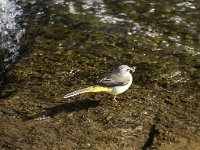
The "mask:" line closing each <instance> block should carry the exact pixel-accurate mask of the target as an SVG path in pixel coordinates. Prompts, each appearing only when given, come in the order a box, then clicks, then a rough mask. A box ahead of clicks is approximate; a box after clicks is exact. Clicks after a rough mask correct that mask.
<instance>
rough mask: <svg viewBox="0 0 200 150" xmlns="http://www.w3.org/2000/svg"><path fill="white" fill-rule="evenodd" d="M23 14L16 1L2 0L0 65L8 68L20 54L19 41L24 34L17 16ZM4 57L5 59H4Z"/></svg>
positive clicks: (0, 5) (0, 0)
mask: <svg viewBox="0 0 200 150" xmlns="http://www.w3.org/2000/svg"><path fill="white" fill-rule="evenodd" d="M22 14H23V12H22V10H21V8H20V6H18V5H16V1H10V0H0V55H1V60H0V65H1V66H3V68H1V69H3V70H0V73H1V72H3V71H4V69H7V68H8V67H9V66H10V65H11V64H12V63H13V62H15V60H16V58H17V57H18V55H19V52H18V50H19V47H20V45H19V42H20V39H21V37H22V35H23V34H24V29H21V28H20V26H19V25H18V24H17V22H16V17H20V16H21V15H22ZM2 58H3V59H2Z"/></svg>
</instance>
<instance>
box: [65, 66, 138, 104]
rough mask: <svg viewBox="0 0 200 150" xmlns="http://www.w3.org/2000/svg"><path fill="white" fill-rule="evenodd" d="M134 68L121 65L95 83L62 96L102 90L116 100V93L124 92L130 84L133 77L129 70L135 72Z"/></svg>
mask: <svg viewBox="0 0 200 150" xmlns="http://www.w3.org/2000/svg"><path fill="white" fill-rule="evenodd" d="M135 68H136V67H132V68H131V67H129V66H127V65H121V66H119V67H118V68H117V69H116V70H114V71H113V73H111V74H109V75H108V76H106V77H104V78H103V79H101V80H100V81H99V82H98V83H97V84H94V85H93V86H90V87H88V88H84V89H80V90H77V91H74V92H72V93H69V94H66V95H65V96H64V97H63V98H69V97H73V96H75V95H78V94H82V93H86V92H104V93H108V94H112V95H114V98H113V100H114V101H115V102H117V101H116V95H118V94H121V93H123V92H125V91H126V90H127V89H128V88H129V87H130V86H131V84H132V80H133V77H132V75H131V73H130V71H132V72H135Z"/></svg>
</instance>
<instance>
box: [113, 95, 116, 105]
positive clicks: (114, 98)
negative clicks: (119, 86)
mask: <svg viewBox="0 0 200 150" xmlns="http://www.w3.org/2000/svg"><path fill="white" fill-rule="evenodd" d="M116 97H117V95H115V96H114V97H113V101H115V102H116V103H117V99H116Z"/></svg>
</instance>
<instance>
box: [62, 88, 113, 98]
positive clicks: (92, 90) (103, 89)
mask: <svg viewBox="0 0 200 150" xmlns="http://www.w3.org/2000/svg"><path fill="white" fill-rule="evenodd" d="M111 91H112V90H111V89H110V88H108V87H102V86H91V87H88V88H84V89H80V90H77V91H74V92H72V93H68V94H66V95H65V96H64V97H63V98H69V97H73V96H76V95H79V94H83V93H87V92H106V93H111Z"/></svg>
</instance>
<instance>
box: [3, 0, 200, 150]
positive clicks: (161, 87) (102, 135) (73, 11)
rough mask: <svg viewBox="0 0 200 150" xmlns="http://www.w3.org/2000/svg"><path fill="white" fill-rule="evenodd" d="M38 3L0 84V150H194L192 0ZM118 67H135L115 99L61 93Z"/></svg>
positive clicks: (196, 107)
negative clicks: (38, 9) (17, 57)
mask: <svg viewBox="0 0 200 150" xmlns="http://www.w3.org/2000/svg"><path fill="white" fill-rule="evenodd" d="M38 3H39V4H37V3H36V4H37V5H39V6H40V7H42V8H43V9H41V10H45V11H44V12H45V13H44V14H43V15H42V17H44V18H45V20H44V19H42V17H41V18H40V17H37V18H38V20H37V19H36V20H34V19H33V20H30V22H29V25H28V27H27V31H26V35H25V36H24V38H23V41H24V43H23V48H24V49H27V50H28V52H27V53H26V54H24V56H23V57H22V58H21V59H20V61H18V63H17V64H15V66H14V67H13V68H12V69H11V70H9V71H8V72H7V74H6V76H5V78H4V83H3V84H2V86H1V92H0V122H1V126H0V149H98V150H101V149H122V150H123V149H124V150H128V149H130V150H132V149H143V150H146V149H160V150H164V149H169V150H171V149H173V150H175V149H188V150H189V149H200V144H199V142H200V130H199V125H200V115H199V114H200V102H199V98H200V95H199V93H200V91H199V89H200V76H199V74H200V65H199V64H200V57H199V37H198V35H197V32H198V31H199V26H197V25H198V23H199V22H198V20H195V19H196V18H197V16H196V15H197V14H198V13H199V12H198V11H197V9H196V7H197V6H196V5H195V4H196V3H195V2H193V1H191V3H189V4H188V3H179V2H177V3H175V2H169V3H164V4H161V3H158V2H154V3H153V2H152V3H150V4H149V3H147V2H144V1H141V2H138V3H136V2H135V1H124V2H117V3H114V2H113V1H111V2H104V1H99V2H96V3H92V2H90V1H85V2H82V1H78V2H77V3H74V2H72V1H68V2H66V3H64V2H63V3H62V1H61V4H62V5H61V4H51V5H48V7H47V6H46V8H45V9H44V7H45V6H44V5H42V4H40V2H39V1H38ZM41 3H42V2H41ZM36 4H35V3H33V4H27V6H26V5H25V6H24V7H28V6H29V5H30V6H35V7H36V6H37V5H36ZM32 11H33V12H34V9H33V10H32ZM181 11H184V12H190V13H187V15H186V16H183V15H182V13H181ZM178 16H179V17H178ZM109 18H110V19H109ZM40 19H41V21H40ZM189 22H190V23H189ZM31 35H32V36H31ZM122 64H126V65H129V66H136V72H135V73H133V77H134V78H133V85H132V86H131V88H130V89H129V90H128V91H126V92H125V93H123V94H121V95H119V96H118V97H117V100H118V104H116V103H114V102H113V101H112V96H111V95H107V94H103V93H87V94H84V95H79V96H76V97H72V98H70V99H63V96H64V95H65V94H66V93H69V92H72V91H74V90H77V89H79V88H84V87H87V86H89V85H92V84H93V83H95V82H97V81H99V80H100V79H101V78H102V77H104V75H105V74H107V73H108V72H110V71H112V70H113V69H115V68H116V67H117V66H118V65H122Z"/></svg>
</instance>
